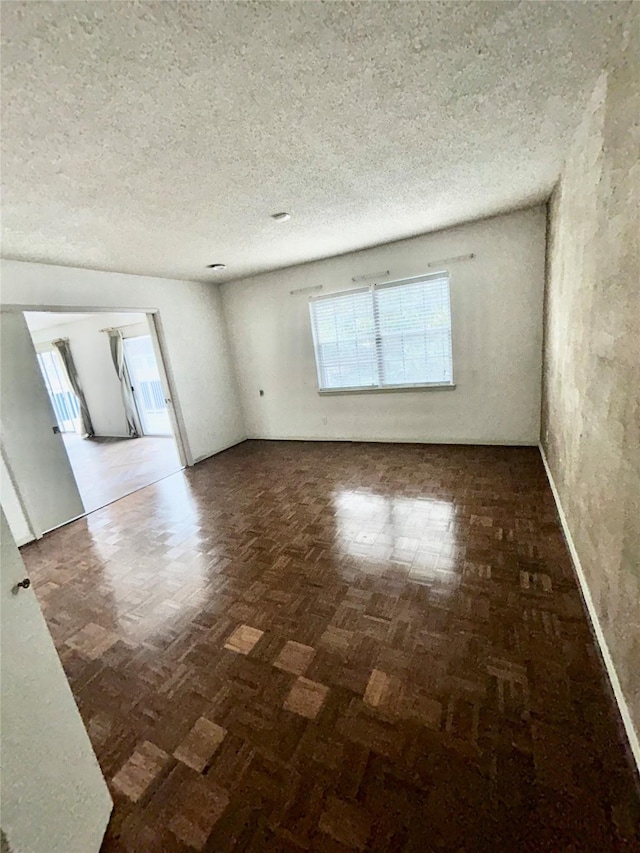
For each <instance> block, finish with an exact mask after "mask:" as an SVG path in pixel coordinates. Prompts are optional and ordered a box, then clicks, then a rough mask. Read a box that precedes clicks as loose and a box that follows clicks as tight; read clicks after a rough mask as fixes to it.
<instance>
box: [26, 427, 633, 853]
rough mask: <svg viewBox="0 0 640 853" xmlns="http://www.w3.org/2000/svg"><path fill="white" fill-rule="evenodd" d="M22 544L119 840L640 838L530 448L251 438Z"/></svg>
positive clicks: (416, 843) (593, 655) (147, 846)
mask: <svg viewBox="0 0 640 853" xmlns="http://www.w3.org/2000/svg"><path fill="white" fill-rule="evenodd" d="M23 556H24V558H25V561H26V563H27V567H28V569H29V571H30V573H31V577H32V579H33V581H34V584H35V589H36V593H37V595H38V598H39V599H40V601H41V603H42V606H43V608H44V612H45V616H46V618H47V621H48V623H49V626H50V629H51V631H52V633H53V636H54V640H55V642H56V645H57V647H58V649H59V652H60V655H61V657H62V661H63V664H64V667H65V670H66V672H67V674H68V677H69V679H70V682H71V686H72V689H73V692H74V694H75V697H76V699H77V702H78V705H79V707H80V710H81V713H82V716H83V718H84V720H85V722H86V725H87V727H88V730H89V733H90V737H91V740H92V742H93V745H94V747H95V750H96V754H97V756H98V759H99V761H100V764H101V766H102V769H103V771H104V774H105V776H106V778H107V780H108V783H109V786H110V788H111V791H112V793H113V797H114V800H115V809H114V812H113V817H112V820H111V824H110V826H109V829H108V832H107V836H106V839H105V842H104V847H103V850H104V851H108V853H111V852H112V851H114V853H115V851H118V852H119V853H122V851H128V853H156V851H162V853H173V851H183V853H186V851H191V850H205V851H212V853H213V852H214V851H215V853H222V851H230V850H243V851H244V850H247V851H291V852H292V853H293V851H300V850H313V851H347V850H374V851H416V853H428V851H536V853H537V851H554V853H556V851H599V853H602V851H618V850H634V851H637V850H639V849H640V836H639V834H638V826H639V818H638V813H639V803H638V789H637V787H636V779H635V777H634V774H633V772H632V770H631V765H630V763H629V762H628V760H627V756H626V753H625V748H624V746H623V741H622V739H621V735H620V730H619V724H618V719H617V717H616V714H615V712H614V709H613V704H612V701H611V699H610V696H609V693H608V692H607V686H606V684H605V680H604V675H603V671H602V668H601V665H600V661H599V658H598V654H597V651H596V647H595V645H594V641H593V639H592V636H591V633H590V629H589V626H588V622H587V618H586V615H585V611H584V609H583V605H582V602H581V598H580V595H579V592H578V589H577V586H576V581H575V579H574V575H573V572H572V567H571V563H570V559H569V556H568V554H567V551H566V549H565V546H564V543H563V540H562V536H561V532H560V529H559V527H558V525H557V523H556V519H555V510H554V504H553V499H552V496H551V492H550V489H549V486H548V484H547V482H546V479H545V474H544V470H543V467H542V463H541V460H540V457H539V455H538V451H537V450H535V449H533V448H486V447H485V448H477V447H475V448H474V447H442V446H441V447H437V446H415V445H414V446H408V445H365V444H330V443H327V444H304V443H293V442H292V443H288V442H282V443H269V442H255V441H253V442H245V443H244V444H242V445H240V446H238V447H236V448H233V449H232V450H230V451H227V452H225V453H223V454H221V455H219V456H217V457H215V458H214V459H211V460H209V461H207V462H205V463H202V464H200V465H198V466H196V467H195V468H193V469H190V470H188V471H186V472H180V473H178V474H175V475H174V476H172V477H169V478H168V479H166V480H163V481H162V482H160V483H158V484H156V485H154V486H150V487H148V488H146V489H143V490H142V491H139V492H137V493H135V494H133V495H130V496H129V497H127V498H124V499H123V500H121V501H118V502H117V503H115V504H112V505H111V506H108V507H106V508H104V509H103V510H100V511H98V512H95V513H92V514H91V515H90V516H88V517H87V518H83V519H81V520H79V521H77V522H74V523H73V524H71V525H69V526H67V527H65V528H63V529H61V530H59V531H56V532H54V533H53V534H51V535H49V536H47V537H46V538H45V539H44V540H43V541H41V542H40V543H36V544H33V545H30V546H27V547H26V548H25V549H23ZM70 853H72V851H70ZM77 853H85V851H78V852H77Z"/></svg>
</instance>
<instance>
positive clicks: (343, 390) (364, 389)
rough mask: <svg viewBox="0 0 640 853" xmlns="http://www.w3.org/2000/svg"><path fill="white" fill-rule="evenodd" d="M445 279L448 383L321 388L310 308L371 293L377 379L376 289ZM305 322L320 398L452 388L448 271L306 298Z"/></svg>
mask: <svg viewBox="0 0 640 853" xmlns="http://www.w3.org/2000/svg"><path fill="white" fill-rule="evenodd" d="M443 278H445V279H446V281H447V297H448V307H449V353H450V361H451V380H450V381H447V382H407V383H402V384H399V385H382V384H378V385H354V386H345V387H334V388H323V387H322V366H321V364H320V362H319V360H318V352H319V351H320V347H321V345H320V344H319V342H318V337H317V330H316V321H315V316H314V313H313V305H314V304H315V303H317V302H320V301H323V300H326V299H336V298H339V297H340V296H350V295H351V294H354V293H363V292H366V291H368V292H370V293H371V297H372V299H371V301H372V307H373V320H374V325H375V347H376V359H377V367H378V380H379V379H380V377H381V375H382V366H381V365H382V356H381V342H382V335H381V333H380V326H379V320H378V311H377V307H376V300H375V296H374V293H375V291H376V290H383V289H386V288H395V287H402V286H403V285H409V284H417V283H418V282H422V281H427V280H429V279H432V280H434V281H437V280H439V279H443ZM309 320H310V324H311V334H312V339H313V357H314V361H315V366H316V381H317V389H316V390H317V392H318V394H321V395H334V394H378V393H385V392H387V391H391V392H398V391H400V392H402V391H445V390H448V389H453V388H455V387H456V383H455V378H454V368H453V315H452V312H451V276H450V274H449V272H448V271H446V270H442V271H440V272H436V273H427V274H425V275H416V276H411V277H410V278H401V279H396V280H394V281H385V282H380V283H377V282H376V283H374V284H371V285H365V286H360V287H354V288H351V289H349V290H337V291H334V292H333V293H323V294H322V295H320V296H312V297H310V298H309Z"/></svg>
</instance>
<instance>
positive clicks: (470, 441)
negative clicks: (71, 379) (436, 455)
mask: <svg viewBox="0 0 640 853" xmlns="http://www.w3.org/2000/svg"><path fill="white" fill-rule="evenodd" d="M247 439H250V440H251V441H326V442H333V441H341V442H343V443H349V442H351V443H352V444H356V443H357V444H451V445H455V444H462V445H471V446H475V447H537V446H538V442H537V440H536V441H510V440H495V439H487V438H485V439H480V438H455V439H452V438H371V437H370V436H367V437H366V438H363V437H360V436H351V437H349V438H333V437H332V436H328V435H278V436H273V435H269V436H266V435H248V436H247Z"/></svg>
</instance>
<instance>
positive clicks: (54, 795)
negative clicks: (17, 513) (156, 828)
mask: <svg viewBox="0 0 640 853" xmlns="http://www.w3.org/2000/svg"><path fill="white" fill-rule="evenodd" d="M1 526H2V527H1V531H0V532H1V533H2V553H1V563H0V587H1V588H0V608H1V609H2V634H1V635H0V640H1V647H0V679H1V695H0V698H1V704H2V776H1V783H0V784H1V788H0V795H1V796H0V803H1V811H0V822H1V824H2V831H3V833H4V835H5V837H6V840H7V843H8V849H9V850H15V851H16V853H20V851H25V853H26V851H28V853H97V851H98V850H99V849H100V844H101V841H102V837H103V835H104V831H105V829H106V826H107V822H108V820H109V815H110V813H111V808H112V802H111V797H110V796H109V791H108V789H107V786H106V784H105V781H104V778H103V776H102V773H101V771H100V767H99V765H98V762H97V760H96V757H95V755H94V752H93V749H92V747H91V743H90V741H89V737H88V735H87V732H86V730H85V728H84V724H83V722H82V718H81V717H80V714H79V712H78V709H77V707H76V704H75V701H74V699H73V695H72V694H71V690H70V688H69V683H68V681H67V679H66V676H65V674H64V670H63V669H62V665H61V663H60V658H59V657H58V655H57V653H56V650H55V647H54V645H53V640H52V639H51V635H50V634H49V630H48V628H47V626H46V623H45V621H44V617H43V615H42V612H41V611H40V607H39V606H38V602H37V600H36V598H35V595H34V592H33V588H32V587H29V588H28V589H18V588H17V587H16V585H17V584H18V583H19V582H21V581H22V580H23V578H24V577H25V567H24V563H23V562H22V558H21V557H20V554H19V552H18V549H17V547H16V544H15V542H14V541H13V537H12V535H11V532H10V531H9V527H8V525H7V521H6V519H5V516H4V513H2V518H1ZM16 589H17V592H16V591H15V590H16Z"/></svg>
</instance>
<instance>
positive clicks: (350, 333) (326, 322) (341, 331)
mask: <svg viewBox="0 0 640 853" xmlns="http://www.w3.org/2000/svg"><path fill="white" fill-rule="evenodd" d="M309 311H310V313H311V328H312V331H313V344H314V348H315V355H316V367H317V369H318V385H319V388H320V391H340V390H342V391H349V390H357V389H385V388H411V387H423V386H430V385H453V362H452V356H451V307H450V301H449V277H448V276H447V275H444V274H442V273H438V274H437V275H431V276H420V277H419V278H414V279H407V280H406V281H400V282H391V283H389V284H374V285H373V286H371V287H365V288H360V289H358V290H349V291H345V292H343V293H332V294H330V295H328V296H317V297H315V298H313V299H311V300H309Z"/></svg>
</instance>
